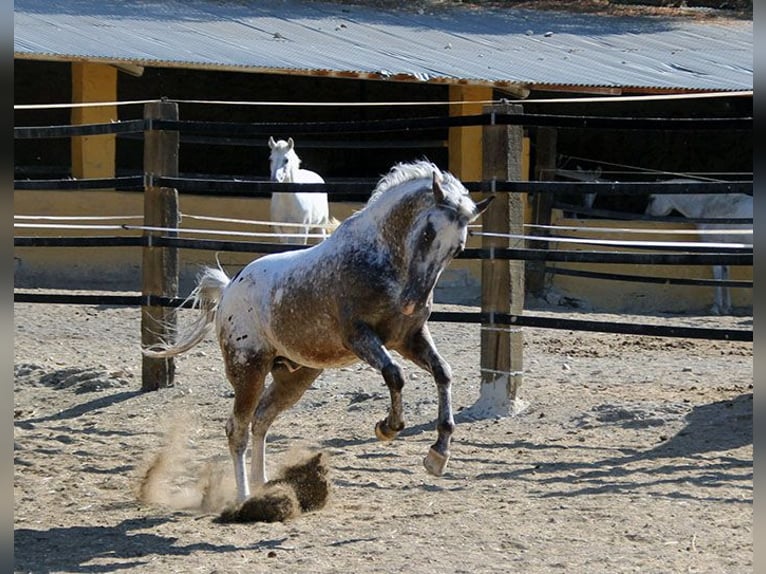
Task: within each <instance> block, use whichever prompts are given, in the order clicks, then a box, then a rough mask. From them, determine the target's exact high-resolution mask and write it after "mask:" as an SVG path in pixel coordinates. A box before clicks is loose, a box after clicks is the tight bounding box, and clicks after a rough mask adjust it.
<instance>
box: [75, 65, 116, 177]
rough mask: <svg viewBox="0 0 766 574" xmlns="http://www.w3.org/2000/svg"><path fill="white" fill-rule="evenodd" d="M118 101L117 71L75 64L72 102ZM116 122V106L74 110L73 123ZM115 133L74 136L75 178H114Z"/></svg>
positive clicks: (108, 67) (101, 66)
mask: <svg viewBox="0 0 766 574" xmlns="http://www.w3.org/2000/svg"><path fill="white" fill-rule="evenodd" d="M116 100H117V69H116V68H114V67H112V66H109V65H107V64H93V63H91V62H74V63H72V103H84V102H114V101H116ZM116 120H117V106H115V105H110V106H98V107H84V108H72V123H73V124H105V123H109V122H112V121H116ZM116 141H117V140H116V136H115V135H114V134H107V135H97V136H74V137H72V176H74V177H77V178H88V177H102V178H112V177H114V174H115V165H114V164H115V150H116Z"/></svg>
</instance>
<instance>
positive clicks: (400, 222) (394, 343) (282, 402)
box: [144, 161, 492, 501]
mask: <svg viewBox="0 0 766 574" xmlns="http://www.w3.org/2000/svg"><path fill="white" fill-rule="evenodd" d="M491 200H492V197H489V198H487V199H484V200H482V201H480V202H478V203H474V202H473V201H472V200H471V198H470V196H469V195H468V192H467V190H466V189H465V187H464V186H463V185H462V184H461V183H460V181H459V180H458V179H457V178H455V177H454V176H452V175H451V174H449V173H446V172H442V171H441V170H439V169H438V168H437V167H436V166H435V165H433V164H431V163H429V162H425V161H421V162H415V163H408V164H398V165H396V166H394V167H393V168H392V169H391V171H390V172H389V173H388V174H387V175H386V176H385V177H383V178H382V179H381V180H380V182H379V183H378V185H377V187H376V188H375V190H374V192H373V194H372V196H371V197H370V199H369V201H368V202H367V204H366V206H365V207H364V209H362V210H361V211H358V212H357V213H355V214H354V215H352V216H351V217H349V218H348V219H346V220H345V221H344V222H343V223H342V224H341V225H340V226H339V227H338V229H337V230H336V231H335V232H334V233H333V234H332V235H330V236H329V237H328V238H327V239H326V240H324V241H323V242H321V243H319V244H317V245H315V246H313V247H310V248H308V249H303V250H299V251H289V252H282V253H276V254H272V255H267V256H264V257H261V258H259V259H256V260H255V261H253V262H251V263H250V264H248V265H247V266H246V267H245V268H244V269H242V270H241V271H239V272H238V273H237V274H236V275H235V276H234V277H232V278H231V279H229V278H228V277H227V276H226V274H225V273H224V272H223V271H221V270H219V269H214V268H208V269H206V270H205V271H204V272H203V273H202V274H201V276H200V280H199V283H198V285H197V287H196V288H195V290H194V291H193V292H192V294H191V295H190V298H193V300H194V304H195V307H197V308H199V309H200V315H199V316H198V318H197V320H196V322H195V323H194V324H193V325H191V326H190V328H189V329H188V331H186V332H183V333H180V334H179V336H178V339H177V342H175V343H174V344H168V345H164V346H159V347H155V348H151V349H145V350H144V352H145V354H146V355H148V356H152V357H169V356H173V355H177V354H179V353H182V352H184V351H187V350H188V349H190V348H192V347H193V346H194V345H196V344H197V343H199V342H200V341H201V340H202V339H203V338H204V336H205V334H206V332H207V331H208V328H209V326H210V325H212V324H213V323H215V328H216V332H217V334H218V341H219V344H220V347H221V351H222V354H223V359H224V362H225V366H226V375H227V377H228V379H229V381H230V383H231V385H232V386H233V387H234V407H233V410H232V414H231V417H230V418H229V420H228V422H227V424H226V434H227V436H228V441H229V450H230V452H231V456H232V459H233V462H234V471H235V476H236V481H237V497H238V500H239V501H243V500H245V499H246V498H247V497H248V496H249V493H250V489H249V483H248V479H247V475H246V470H245V450H246V448H247V444H248V429H250V431H251V432H252V435H253V441H254V445H253V459H252V465H251V474H250V480H251V481H252V483H253V484H254V485H260V484H264V483H266V481H267V477H266V465H265V446H266V441H265V439H266V433H267V431H268V429H269V427H270V425H271V424H272V422H273V421H274V419H275V418H276V417H277V416H278V415H279V413H280V412H282V411H284V410H285V409H287V408H289V407H291V406H292V405H294V404H295V403H296V402H297V401H298V399H300V397H301V396H302V395H303V393H304V392H305V391H306V389H308V388H309V386H310V385H311V383H312V382H313V381H314V379H316V378H317V376H319V374H320V373H321V372H322V370H323V369H325V368H334V367H342V366H344V365H349V364H352V363H355V362H358V361H364V362H366V363H368V364H369V365H371V366H372V367H374V368H375V369H376V370H377V371H379V372H380V373H381V374H382V376H383V380H384V381H385V383H386V385H387V386H388V390H389V393H390V398H391V405H390V409H389V412H388V414H387V416H386V417H385V418H384V419H382V420H381V421H379V422H378V423H377V424H376V426H375V434H376V435H377V437H378V438H379V439H380V440H384V441H388V440H392V439H394V438H395V437H396V436H397V434H398V433H399V432H400V431H401V430H402V429H403V428H404V419H403V415H402V387H403V386H404V377H403V373H402V369H401V367H400V366H399V365H398V364H397V363H396V362H395V361H394V359H393V357H392V355H391V351H397V352H398V353H399V354H401V355H402V356H403V357H405V358H407V359H408V360H410V361H412V362H413V363H415V364H416V365H418V366H420V367H422V368H423V369H425V370H426V371H428V372H429V373H431V375H433V377H434V380H435V381H436V386H437V390H438V420H437V424H436V429H437V439H436V442H435V443H434V444H433V446H432V447H431V449H430V450H429V452H428V454H427V455H426V457H425V459H424V461H423V463H424V465H425V467H426V469H427V470H428V471H429V472H430V473H432V474H434V475H437V476H439V475H441V474H442V473H443V472H444V468H445V467H446V465H447V461H448V459H449V454H450V453H449V446H450V439H451V436H452V432H453V428H454V424H455V423H454V419H453V415H452V405H451V389H450V385H451V378H452V375H451V369H450V367H449V365H448V364H447V362H446V361H445V360H444V359H443V358H442V357H441V356H440V355H439V353H438V352H437V350H436V347H435V346H434V343H433V340H432V338H431V334H430V332H429V330H428V326H427V325H426V321H427V319H428V317H429V315H430V312H431V304H432V299H433V289H434V286H435V285H436V281H437V279H438V278H439V276H440V274H441V272H442V270H443V269H444V268H445V267H446V266H447V264H448V263H449V262H450V261H451V260H452V259H453V258H454V257H455V256H456V255H457V254H458V253H460V252H461V251H462V250H463V249H464V247H465V243H466V237H467V228H468V224H469V223H471V222H473V221H474V220H476V218H478V217H479V215H480V214H481V213H482V212H483V211H484V210H485V209H486V208H487V206H488V205H489V203H490V202H491ZM268 373H271V375H272V382H271V384H270V385H269V386H268V387H265V380H266V376H267V374H268Z"/></svg>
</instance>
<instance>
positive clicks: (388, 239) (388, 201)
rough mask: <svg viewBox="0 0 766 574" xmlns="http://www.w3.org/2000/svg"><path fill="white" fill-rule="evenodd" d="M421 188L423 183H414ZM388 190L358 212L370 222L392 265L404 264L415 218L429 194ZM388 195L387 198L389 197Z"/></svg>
mask: <svg viewBox="0 0 766 574" xmlns="http://www.w3.org/2000/svg"><path fill="white" fill-rule="evenodd" d="M415 185H418V186H419V187H422V183H417V184H415ZM406 191H407V190H405V192H404V193H403V192H401V191H395V190H390V191H388V192H384V193H385V195H384V196H381V197H379V198H378V199H377V200H376V201H375V202H373V203H372V204H368V206H367V208H366V209H365V210H364V211H362V212H360V215H363V216H364V217H366V218H369V219H370V220H372V222H373V225H372V227H373V228H374V229H376V230H377V233H378V241H379V242H380V243H382V245H383V246H384V247H385V248H386V249H387V250H388V251H389V252H390V253H391V255H392V258H393V262H394V265H396V266H400V265H402V264H403V262H404V255H405V253H404V247H405V244H406V241H407V237H408V235H409V232H410V229H411V228H412V225H413V224H414V222H415V218H416V217H417V215H418V214H419V213H420V212H421V211H423V210H424V209H426V208H427V207H428V205H429V203H428V202H429V200H430V197H431V196H430V194H424V193H412V192H411V191H410V192H406ZM389 194H390V195H389Z"/></svg>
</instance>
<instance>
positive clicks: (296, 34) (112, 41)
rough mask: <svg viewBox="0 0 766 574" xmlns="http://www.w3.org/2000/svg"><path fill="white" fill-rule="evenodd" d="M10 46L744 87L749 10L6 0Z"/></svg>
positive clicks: (217, 62)
mask: <svg viewBox="0 0 766 574" xmlns="http://www.w3.org/2000/svg"><path fill="white" fill-rule="evenodd" d="M14 56H15V58H22V59H38V60H60V61H82V60H85V61H94V62H106V63H114V64H133V65H141V66H157V67H183V68H196V69H214V70H233V71H251V72H266V73H283V74H300V75H313V76H337V77H348V78H372V79H389V80H405V81H421V82H433V83H468V84H476V85H491V86H496V87H499V88H505V89H508V90H510V91H515V92H521V91H524V90H525V89H560V90H561V89H563V90H566V89H568V88H569V89H571V90H572V91H588V90H589V89H593V90H594V91H598V90H610V89H612V90H615V91H616V92H620V91H623V90H624V91H636V92H668V91H669V92H678V91H739V90H752V89H753V22H752V21H738V20H731V21H724V20H716V21H714V22H712V21H711V22H705V21H704V20H703V21H693V20H680V19H660V18H654V17H625V18H622V17H620V18H618V17H612V16H594V15H592V14H575V13H563V12H548V11H545V12H543V11H532V10H520V9H504V10H489V9H482V10H475V9H473V10H469V9H462V8H459V7H457V8H454V9H449V10H442V11H438V12H435V13H422V14H421V13H418V12H412V11H405V10H402V11H396V12H392V11H390V10H389V11H384V10H377V9H374V8H370V7H364V6H354V5H348V4H332V3H319V2H300V1H298V0H282V1H275V2H256V1H249V0H239V1H237V0H169V1H159V0H157V1H153V0H146V1H137V2H124V1H122V0H16V1H15V4H14Z"/></svg>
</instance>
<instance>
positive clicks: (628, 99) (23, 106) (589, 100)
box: [13, 90, 753, 110]
mask: <svg viewBox="0 0 766 574" xmlns="http://www.w3.org/2000/svg"><path fill="white" fill-rule="evenodd" d="M752 96H753V90H742V91H738V92H710V93H698V94H658V95H647V96H595V97H582V98H540V99H526V100H525V99H501V100H460V101H451V100H443V101H442V100H434V101H414V102H402V101H393V102H379V101H378V102H307V101H303V102H286V101H263V100H261V101H258V100H255V101H246V100H245V101H241V100H240V101H236V100H176V99H168V100H165V101H169V102H175V103H179V104H202V105H222V106H284V107H312V108H314V107H348V108H359V107H374V106H383V107H391V106H437V105H439V106H443V105H452V106H455V105H468V104H474V105H475V104H486V105H494V104H501V103H504V104H562V103H566V104H572V103H595V102H598V103H599V104H603V103H609V102H639V101H641V102H645V101H657V100H691V99H709V98H731V97H752ZM159 101H162V100H159V99H154V100H128V101H107V102H65V103H55V104H53V103H51V104H14V106H13V109H14V110H46V109H55V108H97V107H110V106H130V105H143V104H151V103H156V102H159Z"/></svg>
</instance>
